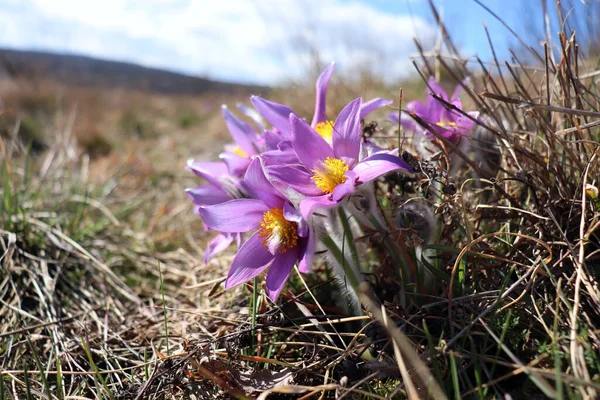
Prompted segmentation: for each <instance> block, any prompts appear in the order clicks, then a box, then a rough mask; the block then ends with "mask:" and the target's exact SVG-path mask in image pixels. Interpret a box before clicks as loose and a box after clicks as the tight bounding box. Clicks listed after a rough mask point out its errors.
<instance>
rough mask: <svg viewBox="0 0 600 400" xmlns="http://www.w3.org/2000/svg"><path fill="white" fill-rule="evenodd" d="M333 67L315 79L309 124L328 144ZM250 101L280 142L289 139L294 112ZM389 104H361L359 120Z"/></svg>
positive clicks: (377, 100)
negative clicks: (311, 115)
mask: <svg viewBox="0 0 600 400" xmlns="http://www.w3.org/2000/svg"><path fill="white" fill-rule="evenodd" d="M334 67H335V64H334V63H332V64H331V65H330V66H329V67H327V68H325V70H324V71H323V72H322V73H321V75H319V78H318V79H317V85H316V89H317V95H316V101H315V112H314V115H313V119H312V123H311V127H312V128H313V129H314V130H315V131H316V132H317V133H318V134H319V135H320V136H321V137H322V138H324V139H325V141H326V142H327V143H329V144H331V142H332V136H333V122H332V121H330V120H328V119H327V112H326V111H327V110H326V104H327V88H328V87H329V80H330V79H331V75H332V74H333V69H334ZM250 101H251V102H252V104H253V105H254V107H255V108H256V109H257V110H258V112H259V113H260V114H261V115H262V116H263V117H264V118H265V119H266V120H267V121H269V122H270V123H271V125H273V127H274V128H275V129H277V130H278V131H279V132H280V133H281V137H282V140H289V139H291V134H292V131H291V125H290V119H289V116H290V114H293V113H294V112H293V111H292V110H291V109H290V108H289V107H287V106H285V105H283V104H278V103H275V102H272V101H269V100H265V99H263V98H261V97H258V96H252V98H251V99H250ZM391 103H392V102H391V101H390V100H386V99H381V98H375V99H372V100H370V101H368V102H366V103H362V104H361V106H360V114H359V116H360V119H363V118H364V117H365V116H367V115H368V114H370V113H371V112H373V111H375V110H376V109H378V108H381V107H383V106H385V105H388V104H391Z"/></svg>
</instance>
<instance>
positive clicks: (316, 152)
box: [290, 114, 334, 170]
mask: <svg viewBox="0 0 600 400" xmlns="http://www.w3.org/2000/svg"><path fill="white" fill-rule="evenodd" d="M290 124H291V126H292V146H293V147H294V151H295V152H296V154H297V155H298V158H299V159H300V161H301V162H302V163H303V164H304V166H305V167H306V168H307V169H308V170H313V169H315V168H316V167H317V166H318V165H319V162H320V161H324V160H325V159H326V158H327V157H334V155H333V150H332V149H331V146H329V144H327V142H326V141H325V139H323V138H322V137H321V136H320V135H319V134H318V133H317V132H315V130H314V129H313V128H311V127H310V126H309V125H308V124H307V123H306V122H304V120H302V119H301V118H299V117H298V116H297V115H294V114H290Z"/></svg>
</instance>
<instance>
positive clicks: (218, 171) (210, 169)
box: [185, 160, 228, 186]
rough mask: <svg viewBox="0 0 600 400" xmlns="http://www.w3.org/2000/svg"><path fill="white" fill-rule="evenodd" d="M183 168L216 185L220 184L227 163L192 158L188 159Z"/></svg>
mask: <svg viewBox="0 0 600 400" xmlns="http://www.w3.org/2000/svg"><path fill="white" fill-rule="evenodd" d="M185 169H187V170H188V171H191V172H193V173H194V174H196V175H198V176H199V177H201V178H203V179H204V180H206V181H207V182H210V183H212V184H213V185H216V186H220V185H221V178H222V177H223V176H224V175H227V172H228V169H227V165H225V164H223V163H222V162H201V161H194V160H188V162H187V165H186V167H185Z"/></svg>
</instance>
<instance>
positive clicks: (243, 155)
mask: <svg viewBox="0 0 600 400" xmlns="http://www.w3.org/2000/svg"><path fill="white" fill-rule="evenodd" d="M232 151H233V153H235V154H237V155H238V156H240V157H244V158H248V154H246V153H245V152H244V150H242V149H241V147H240V146H235V148H234V149H233V150H232Z"/></svg>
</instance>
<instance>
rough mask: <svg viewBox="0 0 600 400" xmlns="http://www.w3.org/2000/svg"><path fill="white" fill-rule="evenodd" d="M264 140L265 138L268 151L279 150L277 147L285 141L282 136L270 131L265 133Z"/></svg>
mask: <svg viewBox="0 0 600 400" xmlns="http://www.w3.org/2000/svg"><path fill="white" fill-rule="evenodd" d="M264 138H265V146H266V147H267V150H268V151H270V150H277V146H278V145H279V143H281V141H282V140H283V138H282V136H281V135H280V134H279V133H275V132H273V131H270V130H266V131H265V135H264Z"/></svg>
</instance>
